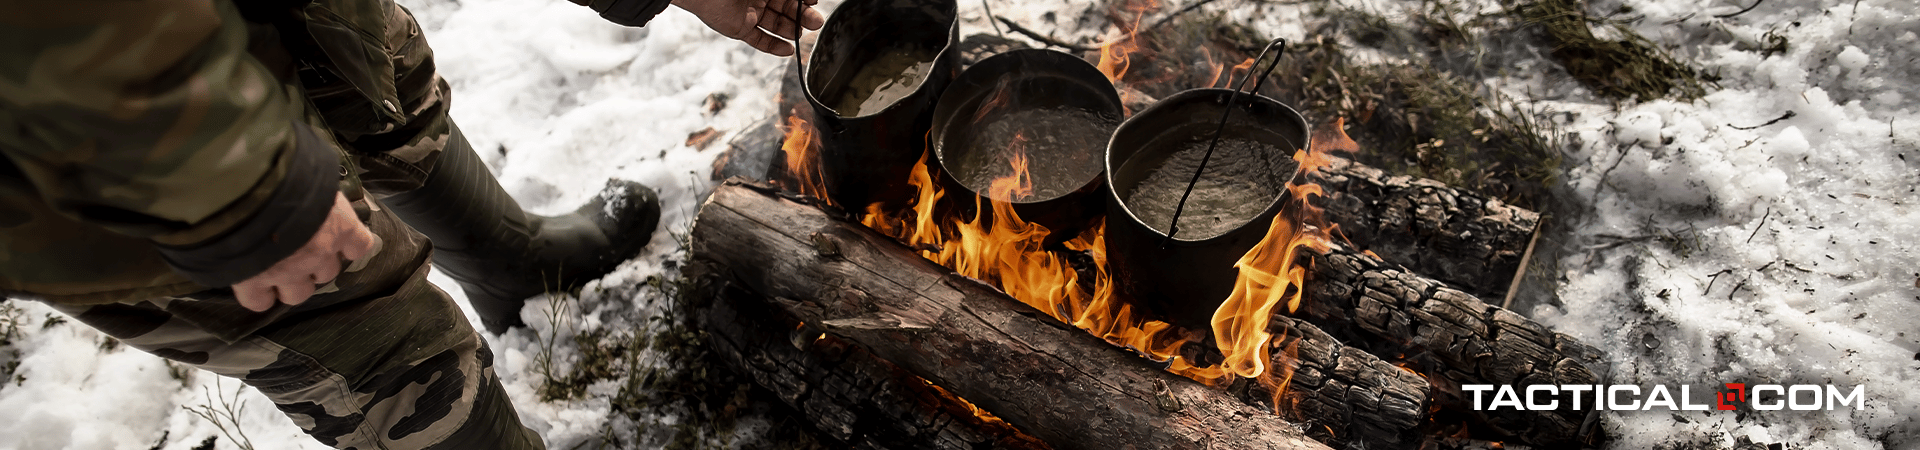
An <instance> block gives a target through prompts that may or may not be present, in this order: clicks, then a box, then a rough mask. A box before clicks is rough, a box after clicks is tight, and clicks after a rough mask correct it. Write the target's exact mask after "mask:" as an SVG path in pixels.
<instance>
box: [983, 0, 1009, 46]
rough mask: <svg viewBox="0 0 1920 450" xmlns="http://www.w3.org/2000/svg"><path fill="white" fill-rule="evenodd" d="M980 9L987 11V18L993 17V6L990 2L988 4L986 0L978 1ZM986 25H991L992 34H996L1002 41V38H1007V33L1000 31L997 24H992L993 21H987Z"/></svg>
mask: <svg viewBox="0 0 1920 450" xmlns="http://www.w3.org/2000/svg"><path fill="white" fill-rule="evenodd" d="M980 7H981V8H986V10H987V17H994V15H993V4H992V3H991V2H988V1H987V0H980ZM987 24H989V25H993V34H997V35H1000V37H1001V38H1002V39H1004V38H1006V37H1007V32H1005V31H1000V24H997V23H994V22H993V21H991V20H989V21H987Z"/></svg>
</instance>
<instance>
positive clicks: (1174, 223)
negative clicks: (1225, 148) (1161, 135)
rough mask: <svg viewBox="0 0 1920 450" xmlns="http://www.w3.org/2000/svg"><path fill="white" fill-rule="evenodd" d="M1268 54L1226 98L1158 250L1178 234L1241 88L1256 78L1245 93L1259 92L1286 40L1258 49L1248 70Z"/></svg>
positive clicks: (1283, 50) (1277, 63) (1225, 128)
mask: <svg viewBox="0 0 1920 450" xmlns="http://www.w3.org/2000/svg"><path fill="white" fill-rule="evenodd" d="M1276 47H1277V48H1279V49H1280V51H1278V52H1272V50H1273V49H1274V48H1276ZM1269 52H1272V53H1274V55H1273V60H1272V61H1271V62H1269V63H1267V70H1265V71H1257V72H1258V73H1259V74H1260V76H1257V77H1256V76H1253V74H1254V73H1255V72H1247V79H1245V80H1240V88H1235V89H1234V90H1233V94H1231V95H1228V96H1227V104H1226V107H1225V108H1223V109H1224V111H1222V112H1221V113H1220V126H1218V127H1214V129H1213V140H1212V141H1209V142H1208V143H1207V152H1206V153H1205V154H1202V155H1200V168H1199V169H1195V170H1194V171H1193V179H1192V180H1188V181H1187V190H1186V192H1182V193H1181V194H1180V202H1179V203H1176V204H1174V207H1173V220H1171V221H1170V222H1169V223H1167V238H1166V239H1164V240H1161V241H1160V248H1162V249H1164V248H1167V244H1169V243H1172V242H1173V237H1174V236H1175V235H1178V234H1179V233H1180V213H1181V212H1183V211H1185V210H1186V209H1187V197H1188V196H1191V195H1193V187H1194V186H1195V185H1197V184H1199V183H1200V174H1203V173H1206V172H1207V161H1208V160H1210V159H1213V149H1214V148H1215V147H1219V146H1220V135H1221V134H1223V133H1225V132H1226V130H1227V118H1229V117H1232V115H1233V106H1234V105H1237V104H1239V103H1240V90H1241V88H1245V87H1247V82H1248V81H1252V80H1254V79H1256V78H1257V79H1259V80H1260V81H1259V82H1256V83H1253V90H1251V91H1247V93H1248V94H1256V93H1258V92H1259V91H1260V85H1262V84H1265V83H1266V82H1267V75H1272V74H1273V69H1274V68H1276V67H1279V66H1280V57H1281V56H1283V55H1285V54H1286V53H1287V39H1286V38H1275V39H1274V40H1273V41H1272V42H1268V43H1267V46H1266V47H1265V48H1262V49H1260V55H1259V56H1255V57H1253V66H1251V67H1248V68H1249V69H1258V68H1259V67H1260V60H1262V59H1266V58H1267V53H1269Z"/></svg>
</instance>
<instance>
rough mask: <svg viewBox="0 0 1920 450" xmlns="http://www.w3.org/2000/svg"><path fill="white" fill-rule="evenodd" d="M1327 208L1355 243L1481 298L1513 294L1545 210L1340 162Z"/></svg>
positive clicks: (1334, 167) (1331, 173)
mask: <svg viewBox="0 0 1920 450" xmlns="http://www.w3.org/2000/svg"><path fill="white" fill-rule="evenodd" d="M1320 176H1321V177H1322V180H1321V181H1320V183H1321V184H1322V185H1324V186H1326V188H1327V189H1326V191H1327V192H1328V198H1327V199H1326V203H1325V205H1324V207H1325V213H1326V217H1327V219H1328V220H1331V221H1333V223H1337V224H1340V230H1341V231H1342V232H1344V233H1345V235H1346V237H1347V238H1348V239H1350V240H1352V241H1353V244H1354V248H1360V249H1365V250H1368V251H1372V252H1373V253H1374V254H1377V255H1379V256H1380V258H1381V259H1384V260H1386V261H1387V262H1390V263H1393V264H1398V265H1401V266H1406V267H1407V268H1408V269H1410V270H1411V271H1412V272H1414V273H1422V274H1429V275H1431V276H1433V277H1434V278H1436V279H1439V280H1441V281H1445V282H1446V283H1447V284H1449V285H1452V286H1454V287H1455V288H1457V289H1460V290H1463V291H1467V292H1469V293H1472V294H1474V295H1476V296H1479V297H1481V298H1491V299H1499V298H1502V297H1503V296H1504V295H1506V293H1507V289H1508V286H1509V284H1510V283H1511V282H1512V281H1513V277H1514V273H1516V271H1517V270H1519V269H1520V266H1521V265H1522V264H1524V263H1525V261H1522V258H1523V256H1525V254H1526V250H1527V245H1528V243H1529V241H1530V239H1531V238H1532V236H1533V233H1534V229H1535V228H1536V227H1539V225H1540V214H1538V213H1535V212H1533V211H1528V210H1526V209H1522V208H1519V207H1516V206H1512V205H1507V204H1505V203H1501V202H1500V200H1497V199H1489V198H1485V197H1483V196H1481V195H1478V194H1475V193H1471V192H1466V191H1462V190H1459V189H1454V188H1452V187H1448V186H1447V185H1445V184H1441V183H1440V182H1438V181H1434V180H1430V179H1424V178H1413V177H1409V176H1393V175H1388V174H1387V173H1386V172H1383V171H1381V170H1380V169H1376V168H1373V167H1369V166H1365V165H1361V164H1357V163H1354V162H1352V161H1347V160H1342V159H1335V160H1334V161H1333V163H1332V164H1331V165H1329V166H1328V167H1325V168H1322V169H1321V172H1320Z"/></svg>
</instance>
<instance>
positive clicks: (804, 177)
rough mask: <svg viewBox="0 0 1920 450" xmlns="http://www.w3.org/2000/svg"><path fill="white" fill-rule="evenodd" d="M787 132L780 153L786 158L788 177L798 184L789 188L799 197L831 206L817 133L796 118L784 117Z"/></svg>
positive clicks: (789, 115) (796, 116)
mask: <svg viewBox="0 0 1920 450" xmlns="http://www.w3.org/2000/svg"><path fill="white" fill-rule="evenodd" d="M786 132H787V134H786V138H785V140H783V141H781V143H780V151H781V152H782V153H785V154H786V160H787V174H788V175H790V176H792V177H793V180H794V181H795V183H796V184H799V186H792V187H791V188H792V189H793V190H794V191H795V192H798V193H799V194H800V195H805V196H809V197H814V198H817V199H820V200H821V201H828V202H830V201H831V200H829V199H828V198H827V188H826V183H825V178H826V177H824V176H822V175H821V174H820V133H819V132H818V131H816V130H814V129H813V124H810V123H807V121H806V120H805V119H801V118H800V116H799V114H788V115H787V126H786Z"/></svg>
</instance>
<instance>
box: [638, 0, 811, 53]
mask: <svg viewBox="0 0 1920 450" xmlns="http://www.w3.org/2000/svg"><path fill="white" fill-rule="evenodd" d="M673 4H674V5H675V6H679V7H680V9H684V10H687V12H690V13H693V15H694V16H695V17H699V18H700V21H701V22H705V23H706V24H707V27H708V28H712V29H713V31H718V32H720V34H721V35H723V36H726V37H730V38H734V39H739V40H741V41H743V42H746V43H747V45H750V46H753V48H755V49H758V50H760V51H763V52H767V54H770V55H773V56H788V55H792V54H793V52H794V47H793V43H792V42H789V41H795V40H799V39H800V27H806V29H809V30H818V29H820V25H822V24H825V23H826V22H827V18H826V16H823V15H821V14H820V10H817V9H813V6H814V5H817V4H820V0H673Z"/></svg>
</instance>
